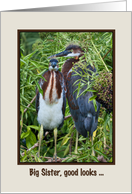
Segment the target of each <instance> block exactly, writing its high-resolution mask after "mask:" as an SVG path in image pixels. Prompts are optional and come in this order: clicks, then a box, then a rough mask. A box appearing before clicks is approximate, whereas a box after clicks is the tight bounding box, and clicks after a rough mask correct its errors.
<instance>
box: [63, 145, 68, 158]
mask: <svg viewBox="0 0 132 194" xmlns="http://www.w3.org/2000/svg"><path fill="white" fill-rule="evenodd" d="M68 152H69V144H68V146H67V147H66V149H65V151H64V156H65V155H67V154H68Z"/></svg>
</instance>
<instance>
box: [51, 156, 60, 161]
mask: <svg viewBox="0 0 132 194" xmlns="http://www.w3.org/2000/svg"><path fill="white" fill-rule="evenodd" d="M51 162H61V158H59V157H58V156H57V154H54V155H53V158H52V159H51Z"/></svg>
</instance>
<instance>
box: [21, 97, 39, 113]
mask: <svg viewBox="0 0 132 194" xmlns="http://www.w3.org/2000/svg"><path fill="white" fill-rule="evenodd" d="M36 96H37V94H36V95H35V96H34V97H33V99H32V100H31V102H30V103H29V104H28V105H27V108H25V110H24V112H23V113H25V112H26V111H27V109H28V108H29V107H30V106H31V104H32V103H33V102H34V100H35V99H36Z"/></svg>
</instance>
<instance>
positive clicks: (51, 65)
mask: <svg viewBox="0 0 132 194" xmlns="http://www.w3.org/2000/svg"><path fill="white" fill-rule="evenodd" d="M58 68H59V67H58V60H57V59H51V60H50V62H49V70H50V71H58Z"/></svg>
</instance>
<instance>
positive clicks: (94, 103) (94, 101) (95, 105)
mask: <svg viewBox="0 0 132 194" xmlns="http://www.w3.org/2000/svg"><path fill="white" fill-rule="evenodd" d="M93 105H94V108H95V112H97V104H96V100H95V99H93Z"/></svg>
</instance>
